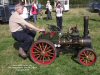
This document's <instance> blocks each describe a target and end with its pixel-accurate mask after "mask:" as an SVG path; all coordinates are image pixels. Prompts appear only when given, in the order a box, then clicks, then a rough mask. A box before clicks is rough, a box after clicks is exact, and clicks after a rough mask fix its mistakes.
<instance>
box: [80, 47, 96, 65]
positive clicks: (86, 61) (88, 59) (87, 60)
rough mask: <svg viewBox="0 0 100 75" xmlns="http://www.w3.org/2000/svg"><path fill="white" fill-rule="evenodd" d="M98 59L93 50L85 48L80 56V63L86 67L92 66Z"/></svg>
mask: <svg viewBox="0 0 100 75" xmlns="http://www.w3.org/2000/svg"><path fill="white" fill-rule="evenodd" d="M96 59H97V57H96V53H95V52H94V51H93V49H91V48H84V49H82V50H81V51H80V52H79V54H78V61H79V63H80V64H82V65H84V66H92V65H93V64H94V63H95V62H96Z"/></svg>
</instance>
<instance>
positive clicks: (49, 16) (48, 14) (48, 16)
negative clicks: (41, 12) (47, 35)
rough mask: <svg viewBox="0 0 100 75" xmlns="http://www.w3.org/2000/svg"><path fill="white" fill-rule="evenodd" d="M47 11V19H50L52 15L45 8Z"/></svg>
mask: <svg viewBox="0 0 100 75" xmlns="http://www.w3.org/2000/svg"><path fill="white" fill-rule="evenodd" d="M47 10H48V12H47V20H49V19H50V20H52V15H51V12H50V11H49V9H47Z"/></svg>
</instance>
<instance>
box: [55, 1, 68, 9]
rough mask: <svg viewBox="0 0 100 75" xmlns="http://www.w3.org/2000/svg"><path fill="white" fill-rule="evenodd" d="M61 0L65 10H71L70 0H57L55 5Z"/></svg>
mask: <svg viewBox="0 0 100 75" xmlns="http://www.w3.org/2000/svg"><path fill="white" fill-rule="evenodd" d="M58 1H59V2H61V4H62V6H63V8H64V11H68V10H69V0H55V2H54V6H55V7H56V3H57V2H58Z"/></svg>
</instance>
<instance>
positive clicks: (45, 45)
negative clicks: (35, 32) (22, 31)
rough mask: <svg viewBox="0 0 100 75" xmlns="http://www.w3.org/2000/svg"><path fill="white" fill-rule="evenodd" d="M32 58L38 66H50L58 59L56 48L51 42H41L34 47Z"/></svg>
mask: <svg viewBox="0 0 100 75" xmlns="http://www.w3.org/2000/svg"><path fill="white" fill-rule="evenodd" d="M30 57H31V60H32V61H33V62H35V63H36V64H39V65H49V64H51V63H52V62H53V61H54V60H55V59H56V48H55V46H54V44H53V43H52V42H50V41H47V40H43V39H42V40H39V41H37V42H35V43H34V44H33V45H32V47H31V49H30Z"/></svg>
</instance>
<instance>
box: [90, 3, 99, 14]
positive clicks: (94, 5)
mask: <svg viewBox="0 0 100 75" xmlns="http://www.w3.org/2000/svg"><path fill="white" fill-rule="evenodd" d="M89 6H90V10H91V11H96V12H100V2H92V3H90V5H89Z"/></svg>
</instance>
